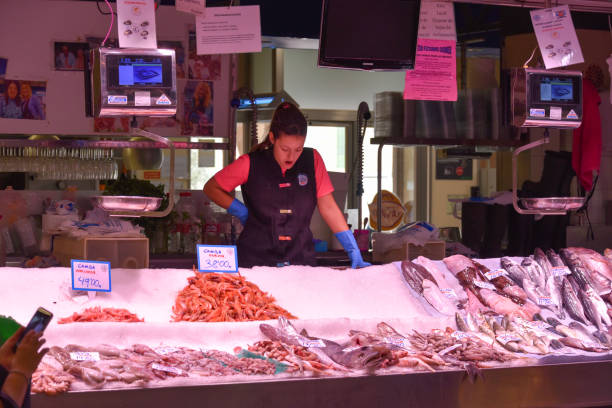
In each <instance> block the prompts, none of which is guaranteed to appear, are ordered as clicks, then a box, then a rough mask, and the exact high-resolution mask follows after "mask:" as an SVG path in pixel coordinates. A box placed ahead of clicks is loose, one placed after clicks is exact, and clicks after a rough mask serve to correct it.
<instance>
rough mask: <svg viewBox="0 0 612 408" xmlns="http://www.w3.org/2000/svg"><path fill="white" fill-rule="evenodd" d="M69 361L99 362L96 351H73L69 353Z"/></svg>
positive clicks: (98, 354) (98, 355)
mask: <svg viewBox="0 0 612 408" xmlns="http://www.w3.org/2000/svg"><path fill="white" fill-rule="evenodd" d="M70 359H71V360H74V361H100V353H98V352H97V351H75V352H72V353H70Z"/></svg>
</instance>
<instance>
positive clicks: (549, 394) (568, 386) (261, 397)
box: [32, 355, 612, 408]
mask: <svg viewBox="0 0 612 408" xmlns="http://www.w3.org/2000/svg"><path fill="white" fill-rule="evenodd" d="M546 362H547V363H546ZM541 363H546V364H540V365H535V366H527V367H513V368H496V369H484V370H483V376H482V378H477V379H476V381H475V382H474V383H472V382H470V381H469V379H468V378H467V375H466V374H465V372H463V371H443V372H435V373H430V372H418V373H411V374H401V375H400V374H393V375H369V376H360V377H340V378H336V377H334V378H310V379H289V380H286V379H284V380H279V381H275V380H270V381H260V382H251V383H233V384H227V383H226V384H214V385H203V386H193V387H169V388H156V389H134V390H116V391H107V390H104V391H91V392H71V393H67V394H61V395H58V396H55V397H49V396H45V395H34V396H33V398H32V406H35V407H37V408H38V407H40V408H44V407H65V408H71V407H75V408H76V407H79V408H81V407H87V408H97V407H110V406H112V407H139V406H149V407H164V406H176V405H180V406H201V407H232V408H233V407H236V408H244V407H266V408H268V407H292V408H302V407H317V408H321V407H351V408H360V407H364V408H365V407H367V408H373V407H445V408H450V407H459V408H463V407H470V408H472V407H495V408H504V407H594V406H610V405H612V381H611V378H612V355H605V356H596V357H584V356H574V357H555V358H545V359H544V360H542V361H541Z"/></svg>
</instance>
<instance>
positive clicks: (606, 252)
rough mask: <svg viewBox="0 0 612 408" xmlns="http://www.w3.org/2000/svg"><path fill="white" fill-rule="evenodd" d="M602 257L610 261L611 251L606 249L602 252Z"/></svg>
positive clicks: (611, 257)
mask: <svg viewBox="0 0 612 408" xmlns="http://www.w3.org/2000/svg"><path fill="white" fill-rule="evenodd" d="M604 256H605V257H606V258H608V259H609V260H611V261H612V249H610V248H606V249H605V250H604Z"/></svg>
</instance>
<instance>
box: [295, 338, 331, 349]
mask: <svg viewBox="0 0 612 408" xmlns="http://www.w3.org/2000/svg"><path fill="white" fill-rule="evenodd" d="M298 341H299V343H300V345H301V346H302V347H306V348H310V347H319V348H322V347H325V342H324V341H323V340H321V339H316V340H311V339H300V340H298Z"/></svg>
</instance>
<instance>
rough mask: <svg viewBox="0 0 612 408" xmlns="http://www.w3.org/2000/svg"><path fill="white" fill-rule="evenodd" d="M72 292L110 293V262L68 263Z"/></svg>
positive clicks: (73, 260) (75, 260)
mask: <svg viewBox="0 0 612 408" xmlns="http://www.w3.org/2000/svg"><path fill="white" fill-rule="evenodd" d="M70 272H71V274H72V290H92V291H96V292H110V291H111V266H110V262H102V261H81V260H77V259H72V260H71V261H70Z"/></svg>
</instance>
